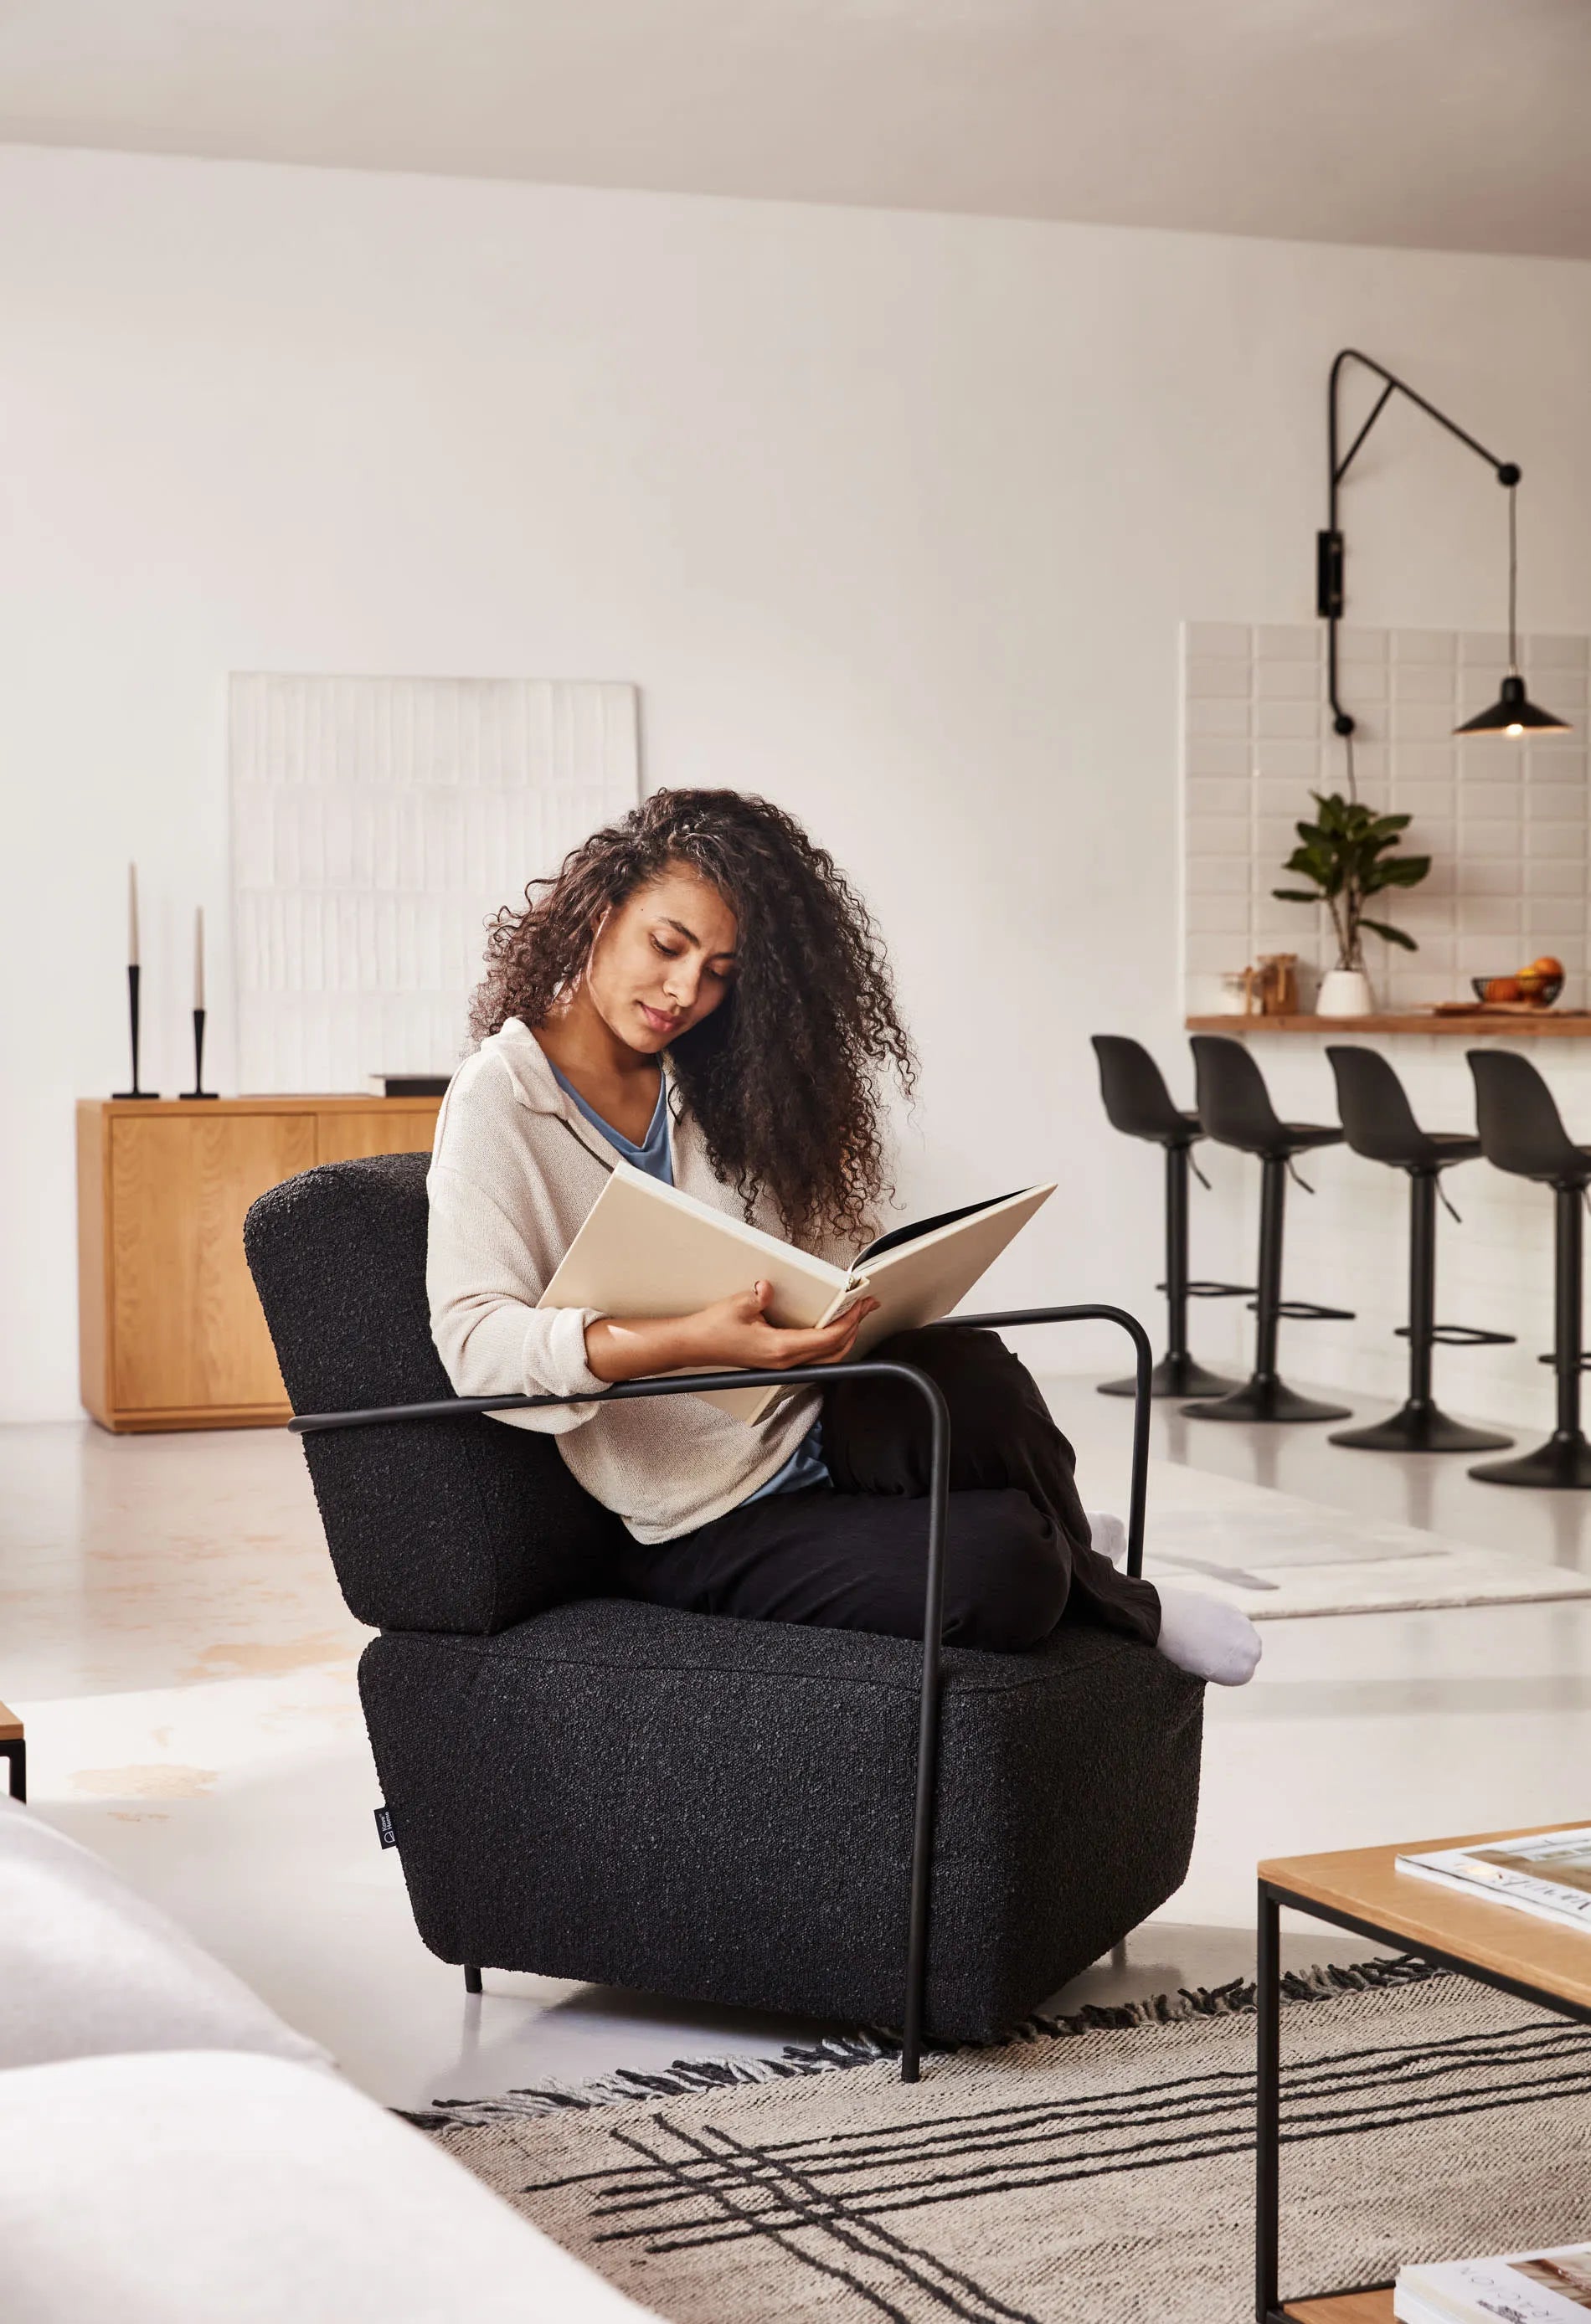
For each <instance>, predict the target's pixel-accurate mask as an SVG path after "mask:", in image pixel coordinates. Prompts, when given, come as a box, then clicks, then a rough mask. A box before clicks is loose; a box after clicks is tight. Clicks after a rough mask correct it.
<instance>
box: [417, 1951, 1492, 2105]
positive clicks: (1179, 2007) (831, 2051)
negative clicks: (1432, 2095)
mask: <svg viewBox="0 0 1591 2324" xmlns="http://www.w3.org/2000/svg"><path fill="white" fill-rule="evenodd" d="M1448 1974H1449V1972H1448V1970H1446V1969H1433V1968H1432V1967H1431V1965H1430V1963H1429V1961H1423V1960H1417V1959H1416V1958H1415V1956H1414V1955H1413V1954H1411V1953H1399V1954H1397V1955H1395V1956H1394V1957H1392V1959H1389V1960H1364V1961H1355V1962H1351V1963H1347V1964H1344V1965H1341V1966H1337V1965H1334V1964H1331V1963H1327V1964H1326V1965H1325V1966H1320V1965H1317V1966H1316V1967H1314V1968H1313V1969H1288V1970H1285V1971H1284V1972H1283V1975H1282V1979H1281V1996H1282V1998H1283V2000H1284V2001H1296V2002H1308V2001H1335V2000H1336V1999H1337V1997H1339V1996H1340V1995H1342V1994H1345V1993H1377V1992H1384V1991H1386V1990H1387V1989H1388V1988H1390V1987H1394V1986H1401V1985H1423V1984H1426V1983H1427V1982H1428V1981H1429V1979H1431V1978H1439V1977H1446V1976H1448ZM1253 2006H1254V1986H1253V1978H1240V1977H1239V1978H1232V1980H1231V1981H1230V1983H1228V1984H1226V1985H1217V1986H1213V1987H1212V1986H1202V1985H1201V1986H1196V1987H1188V1986H1182V1987H1179V1989H1178V1990H1177V1991H1176V1992H1175V1993H1156V1994H1151V1995H1149V1996H1147V1997H1145V1998H1144V1999H1142V2000H1140V2001H1124V2002H1118V2003H1114V2004H1108V2005H1107V2004H1104V2003H1100V2002H1092V2001H1091V2002H1087V2003H1085V2005H1084V2006H1083V2007H1082V2008H1081V2009H1079V2010H1078V2011H1076V2012H1075V2013H1074V2014H1073V2015H1069V2016H1066V2017H1043V2016H1034V2017H1030V2018H1027V2019H1025V2020H1024V2022H1023V2023H1022V2024H1021V2025H1018V2026H1016V2027H1014V2028H1013V2030H1012V2031H1011V2032H1010V2033H1005V2034H1004V2035H1002V2037H1001V2039H1000V2040H999V2041H998V2042H990V2043H979V2042H959V2043H930V2045H929V2047H930V2051H931V2052H933V2053H934V2054H936V2055H938V2056H940V2057H945V2056H948V2055H950V2054H951V2053H952V2052H966V2051H968V2050H980V2049H991V2050H1003V2049H1005V2048H1008V2047H1009V2046H1010V2044H1011V2043H1013V2042H1039V2041H1054V2040H1057V2039H1064V2038H1067V2037H1068V2036H1075V2035H1078V2034H1081V2033H1111V2032H1121V2031H1124V2030H1126V2029H1128V2028H1130V2027H1133V2026H1135V2025H1174V2024H1179V2023H1180V2022H1182V2021H1183V2020H1185V2019H1188V2018H1193V2017H1238V2016H1247V2015H1252V2014H1253ZM900 2054H901V2037H900V2035H899V2034H898V2033H893V2032H892V2031H891V2030H890V2029H889V2028H887V2027H884V2026H865V2027H862V2028H860V2029H859V2030H858V2031H857V2032H856V2033H831V2034H827V2035H825V2036H824V2038H823V2039H822V2040H821V2041H818V2042H792V2043H787V2044H786V2046H785V2047H784V2049H782V2051H781V2052H780V2053H779V2055H778V2056H777V2057H775V2058H753V2057H729V2058H678V2059H676V2060H675V2061H674V2062H673V2064H672V2065H671V2066H668V2067H665V2068H663V2069H662V2070H661V2071H660V2072H657V2073H650V2074H648V2073H638V2072H635V2071H634V2070H631V2069H630V2068H628V2067H622V2068H621V2069H620V2070H618V2072H616V2073H613V2074H601V2075H597V2077H596V2078H595V2079H594V2080H590V2081H588V2082H560V2081H547V2082H538V2083H534V2084H532V2086H530V2087H529V2088H527V2089H516V2090H505V2091H504V2092H503V2093H502V2095H501V2096H500V2097H497V2098H438V2099H437V2100H436V2101H435V2103H434V2105H432V2106H430V2107H420V2108H416V2109H410V2108H407V2107H395V2108H394V2109H393V2111H394V2112H395V2113H398V2114H400V2115H402V2118H403V2120H404V2121H405V2122H412V2123H413V2124H414V2125H415V2126H416V2127H417V2128H418V2129H421V2130H446V2129H448V2128H449V2127H450V2126H454V2125H462V2126H468V2127H470V2128H476V2127H478V2126H482V2125H485V2124H489V2123H494V2122H512V2121H516V2120H519V2119H521V2118H523V2116H527V2115H545V2114H559V2113H563V2112H569V2111H578V2110H581V2109H585V2108H587V2107H605V2106H631V2105H634V2103H635V2101H636V2100H637V2099H643V2098H689V2097H691V2096H692V2095H694V2094H695V2093H696V2092H698V2091H701V2090H722V2089H735V2088H737V2087H742V2086H749V2085H751V2084H754V2083H757V2082H785V2081H794V2080H800V2079H802V2078H803V2077H805V2076H807V2075H809V2074H830V2073H837V2072H843V2071H845V2070H847V2069H848V2068H850V2067H853V2066H876V2065H878V2064H881V2063H882V2062H883V2061H886V2060H889V2059H893V2058H898V2057H899V2056H900Z"/></svg>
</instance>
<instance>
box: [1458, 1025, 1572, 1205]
mask: <svg viewBox="0 0 1591 2324" xmlns="http://www.w3.org/2000/svg"><path fill="white" fill-rule="evenodd" d="M1469 1070H1470V1072H1471V1073H1472V1074H1474V1075H1475V1127H1476V1128H1477V1129H1478V1130H1479V1131H1480V1134H1481V1152H1482V1153H1483V1154H1484V1155H1485V1157H1486V1159H1487V1161H1488V1162H1490V1163H1491V1165H1492V1167H1494V1169H1497V1170H1512V1171H1513V1172H1515V1173H1516V1174H1517V1175H1518V1176H1520V1177H1522V1178H1540V1179H1545V1180H1547V1181H1549V1183H1555V1182H1557V1181H1558V1180H1559V1179H1568V1180H1572V1181H1574V1182H1575V1183H1576V1184H1582V1185H1583V1184H1584V1182H1585V1179H1586V1172H1587V1169H1588V1168H1591V1164H1588V1163H1587V1160H1586V1156H1585V1155H1584V1154H1582V1153H1581V1151H1580V1149H1579V1148H1578V1147H1577V1145H1576V1144H1575V1143H1574V1141H1573V1139H1571V1138H1570V1136H1569V1134H1568V1130H1566V1129H1565V1128H1564V1126H1563V1116H1562V1115H1561V1114H1560V1113H1559V1111H1558V1106H1557V1103H1556V1102H1555V1101H1554V1098H1553V1095H1552V1092H1551V1091H1550V1090H1549V1088H1548V1086H1547V1084H1546V1083H1545V1082H1544V1081H1543V1080H1542V1078H1541V1076H1540V1074H1539V1073H1538V1072H1537V1071H1536V1068H1535V1066H1534V1065H1531V1061H1530V1059H1529V1058H1528V1057H1520V1056H1515V1055H1514V1054H1513V1052H1512V1050H1511V1049H1471V1050H1470V1052H1469Z"/></svg>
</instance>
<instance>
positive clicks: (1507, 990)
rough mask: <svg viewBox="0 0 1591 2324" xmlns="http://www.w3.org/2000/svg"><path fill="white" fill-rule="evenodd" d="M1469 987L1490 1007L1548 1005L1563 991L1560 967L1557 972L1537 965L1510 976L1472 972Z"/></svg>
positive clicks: (1548, 1006) (1540, 1006)
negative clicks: (1548, 972)
mask: <svg viewBox="0 0 1591 2324" xmlns="http://www.w3.org/2000/svg"><path fill="white" fill-rule="evenodd" d="M1469 983H1470V990H1471V991H1472V992H1473V993H1474V994H1475V999H1476V1000H1477V1001H1481V1002H1482V1003H1483V1004H1485V1005H1487V1006H1490V1007H1492V1008H1513V1009H1520V1008H1524V1009H1550V1008H1551V1006H1552V1004H1553V1002H1554V1001H1556V1000H1557V998H1558V996H1559V993H1560V992H1561V991H1563V971H1562V970H1561V969H1559V972H1558V974H1557V975H1556V976H1547V975H1543V974H1542V973H1540V971H1539V970H1537V969H1530V968H1527V969H1522V970H1521V971H1520V972H1519V973H1517V974H1516V975H1513V976H1472V977H1471V978H1470V980H1469Z"/></svg>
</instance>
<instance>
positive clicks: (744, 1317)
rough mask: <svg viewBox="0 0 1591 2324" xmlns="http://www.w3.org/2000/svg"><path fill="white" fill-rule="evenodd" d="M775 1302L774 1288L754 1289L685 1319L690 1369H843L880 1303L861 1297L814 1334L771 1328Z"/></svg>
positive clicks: (755, 1286)
mask: <svg viewBox="0 0 1591 2324" xmlns="http://www.w3.org/2000/svg"><path fill="white" fill-rule="evenodd" d="M772 1296H773V1286H772V1284H771V1283H764V1282H757V1283H754V1284H753V1286H752V1287H751V1289H750V1290H749V1291H737V1292H736V1293H735V1296H734V1297H733V1298H731V1299H718V1300H715V1302H714V1303H713V1305H711V1306H710V1307H698V1309H697V1311H696V1313H695V1314H694V1315H685V1316H682V1317H681V1318H680V1323H681V1326H682V1328H683V1330H684V1332H685V1334H686V1337H687V1340H688V1341H689V1342H690V1343H691V1345H692V1347H693V1350H694V1352H693V1353H692V1354H691V1355H690V1356H689V1357H687V1359H686V1360H687V1362H689V1363H700V1364H734V1365H735V1366H737V1367H738V1366H741V1365H744V1366H745V1367H746V1368H747V1369H756V1370H758V1371H770V1372H782V1371H791V1370H793V1369H794V1368H795V1367H796V1366H797V1365H798V1364H837V1363H843V1362H844V1361H845V1359H846V1357H847V1356H848V1355H849V1354H850V1352H851V1350H852V1349H853V1347H854V1346H855V1345H856V1333H857V1331H858V1329H859V1328H860V1326H861V1323H862V1320H863V1318H864V1316H866V1315H871V1314H872V1313H873V1311H874V1308H875V1307H876V1306H877V1305H878V1302H877V1300H876V1299H869V1298H867V1297H865V1296H863V1295H861V1294H858V1295H857V1296H856V1298H855V1299H853V1301H852V1302H851V1304H850V1305H849V1306H848V1307H847V1308H846V1309H845V1310H844V1312H843V1313H842V1314H838V1315H837V1316H836V1317H835V1319H834V1321H833V1323H823V1324H819V1325H818V1326H817V1327H816V1328H814V1329H812V1330H809V1331H799V1330H786V1329H785V1327H784V1326H783V1325H782V1324H780V1323H769V1321H768V1318H767V1314H766V1313H765V1310H766V1308H767V1305H768V1302H769V1301H770V1299H772Z"/></svg>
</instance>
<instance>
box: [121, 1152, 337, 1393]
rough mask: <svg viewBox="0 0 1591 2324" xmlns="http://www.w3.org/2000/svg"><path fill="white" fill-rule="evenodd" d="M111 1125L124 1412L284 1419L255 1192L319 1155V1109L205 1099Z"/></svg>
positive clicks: (273, 1183)
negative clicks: (256, 1109) (259, 1280)
mask: <svg viewBox="0 0 1591 2324" xmlns="http://www.w3.org/2000/svg"><path fill="white" fill-rule="evenodd" d="M109 1130H110V1148H111V1152H110V1170H111V1203H110V1240H111V1246H112V1249H111V1280H112V1283H113V1285H114V1286H115V1287H114V1294H113V1314H112V1336H113V1344H114V1357H113V1378H114V1380H115V1389H114V1402H115V1405H116V1409H117V1410H118V1411H119V1412H123V1413H125V1414H128V1415H129V1416H131V1415H133V1414H137V1413H144V1414H153V1413H155V1412H162V1413H169V1414H171V1416H172V1423H173V1425H179V1426H180V1425H181V1420H180V1417H179V1416H180V1415H192V1416H194V1417H195V1418H196V1419H197V1418H199V1417H200V1416H205V1415H211V1416H215V1417H217V1418H218V1417H219V1416H220V1414H221V1413H222V1412H227V1413H231V1412H236V1413H237V1416H238V1417H239V1418H240V1419H241V1418H243V1417H244V1416H245V1414H246V1413H247V1412H248V1410H249V1408H250V1407H253V1408H254V1410H256V1411H257V1410H258V1409H259V1408H260V1407H262V1406H264V1407H268V1408H271V1409H272V1410H273V1411H275V1412H280V1413H282V1414H283V1415H285V1412H286V1409H287V1398H286V1394H285V1391H284V1390H283V1388H282V1375H281V1373H280V1371H279V1370H278V1369H277V1365H276V1358H275V1354H274V1352H273V1349H272V1346H271V1337H270V1333H268V1332H267V1330H266V1328H265V1318H264V1314H263V1313H262V1312H261V1308H260V1303H259V1301H258V1299H257V1298H256V1297H255V1296H254V1282H253V1279H252V1277H250V1275H249V1271H248V1266H247V1262H246V1261H245V1258H244V1255H243V1221H244V1214H245V1212H246V1211H247V1209H248V1206H249V1204H250V1203H252V1202H253V1201H254V1197H255V1195H256V1194H264V1191H265V1189H266V1188H267V1187H268V1186H276V1185H281V1183H282V1179H284V1178H291V1176H293V1175H294V1174H295V1172H297V1171H300V1170H307V1169H309V1168H310V1166H311V1165H312V1164H313V1163H314V1161H315V1160H316V1158H317V1157H316V1140H315V1117H314V1114H313V1113H312V1112H311V1111H308V1110H306V1111H304V1112H302V1113H283V1112H270V1113H233V1112H230V1111H228V1112H227V1113H225V1114H213V1115H208V1116H207V1114H206V1113H205V1112H204V1111H203V1109H202V1108H200V1107H194V1108H192V1109H190V1110H187V1111H185V1112H184V1113H183V1114H182V1115H180V1116H172V1115H170V1114H163V1115H153V1114H124V1115H120V1116H117V1117H116V1118H114V1119H113V1120H111V1122H110V1124H109Z"/></svg>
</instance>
